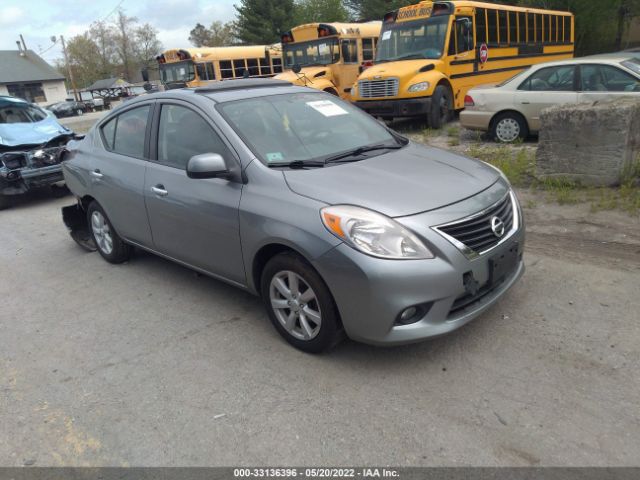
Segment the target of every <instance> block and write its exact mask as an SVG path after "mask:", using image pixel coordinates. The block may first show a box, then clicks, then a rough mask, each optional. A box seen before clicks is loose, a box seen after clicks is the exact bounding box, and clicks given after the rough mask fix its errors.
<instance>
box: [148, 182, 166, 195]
mask: <svg viewBox="0 0 640 480" xmlns="http://www.w3.org/2000/svg"><path fill="white" fill-rule="evenodd" d="M151 191H152V192H153V193H155V194H156V195H158V196H159V197H166V196H167V195H169V192H167V191H166V190H165V189H164V185H156V186H155V187H151Z"/></svg>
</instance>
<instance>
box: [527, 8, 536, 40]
mask: <svg viewBox="0 0 640 480" xmlns="http://www.w3.org/2000/svg"><path fill="white" fill-rule="evenodd" d="M535 41H536V25H535V16H534V15H533V13H527V43H535Z"/></svg>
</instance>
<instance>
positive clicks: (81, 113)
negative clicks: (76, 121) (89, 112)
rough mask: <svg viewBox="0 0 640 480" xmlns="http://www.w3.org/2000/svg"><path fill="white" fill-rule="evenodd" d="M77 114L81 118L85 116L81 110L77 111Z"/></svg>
mask: <svg viewBox="0 0 640 480" xmlns="http://www.w3.org/2000/svg"><path fill="white" fill-rule="evenodd" d="M76 113H77V114H78V116H79V117H81V116H82V115H83V114H84V112H83V111H82V110H81V109H80V108H79V109H77V110H76Z"/></svg>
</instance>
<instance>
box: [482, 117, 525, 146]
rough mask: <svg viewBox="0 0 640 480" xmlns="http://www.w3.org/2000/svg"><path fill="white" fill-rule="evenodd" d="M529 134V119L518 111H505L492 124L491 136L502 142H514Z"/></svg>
mask: <svg viewBox="0 0 640 480" xmlns="http://www.w3.org/2000/svg"><path fill="white" fill-rule="evenodd" d="M528 136H529V127H528V125H527V121H526V120H525V119H524V117H523V116H522V115H520V114H519V113H516V112H504V113H501V114H500V115H498V116H497V117H496V118H495V119H494V121H493V124H492V126H491V137H492V138H493V139H494V140H496V141H498V142H501V143H512V142H515V141H516V140H518V139H522V140H524V139H525V138H527V137H528Z"/></svg>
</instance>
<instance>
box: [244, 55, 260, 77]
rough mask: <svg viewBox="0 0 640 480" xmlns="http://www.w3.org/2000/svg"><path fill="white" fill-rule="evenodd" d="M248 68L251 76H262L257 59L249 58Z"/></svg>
mask: <svg viewBox="0 0 640 480" xmlns="http://www.w3.org/2000/svg"><path fill="white" fill-rule="evenodd" d="M247 68H248V69H249V75H260V69H259V68H258V59H257V58H247Z"/></svg>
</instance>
